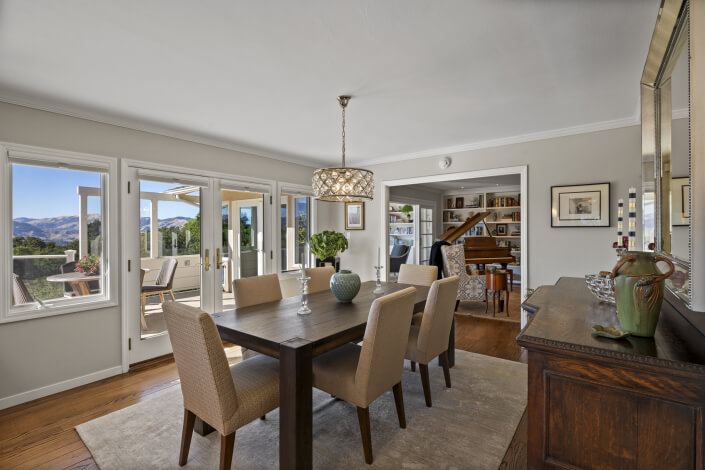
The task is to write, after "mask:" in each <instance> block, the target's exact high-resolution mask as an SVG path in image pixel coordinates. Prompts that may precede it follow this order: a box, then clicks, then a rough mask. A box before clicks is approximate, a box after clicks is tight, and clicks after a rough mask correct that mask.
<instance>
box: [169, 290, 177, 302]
mask: <svg viewBox="0 0 705 470" xmlns="http://www.w3.org/2000/svg"><path fill="white" fill-rule="evenodd" d="M169 296H170V297H171V301H172V302H176V297H174V291H173V290H171V289H169Z"/></svg>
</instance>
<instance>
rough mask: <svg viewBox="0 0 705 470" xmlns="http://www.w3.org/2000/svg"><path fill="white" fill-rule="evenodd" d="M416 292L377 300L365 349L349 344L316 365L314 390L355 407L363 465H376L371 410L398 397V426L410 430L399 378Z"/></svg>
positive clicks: (369, 320) (367, 332)
mask: <svg viewBox="0 0 705 470" xmlns="http://www.w3.org/2000/svg"><path fill="white" fill-rule="evenodd" d="M415 299H416V288H414V287H409V288H407V289H404V290H402V291H399V292H395V293H393V294H389V295H386V296H384V297H380V298H378V299H376V300H375V301H374V302H373V303H372V306H371V307H370V314H369V317H368V319H367V328H366V329H365V336H364V339H363V341H362V347H360V346H358V345H357V344H353V343H347V344H345V345H343V346H341V347H339V348H336V349H333V350H332V351H329V352H327V353H325V354H322V355H320V356H318V357H316V358H315V359H314V360H313V386H314V387H316V388H318V389H320V390H323V391H324V392H327V393H330V394H331V395H333V396H335V397H337V398H340V399H341V400H345V401H347V402H349V403H352V404H353V405H355V406H357V418H358V421H359V423H360V434H361V436H362V448H363V450H364V452H365V462H367V463H368V464H371V463H372V435H371V432H370V411H369V406H370V404H371V403H372V402H373V401H375V400H376V399H377V398H378V397H379V396H380V395H382V394H383V393H384V392H386V391H387V390H389V389H390V388H391V389H392V391H393V392H394V401H395V404H396V408H397V417H398V418H399V426H400V427H401V428H405V427H406V417H405V416H404V398H403V396H402V390H401V376H402V371H403V368H404V351H405V349H406V343H407V341H408V338H409V327H410V326H411V314H412V313H413V310H414V301H415Z"/></svg>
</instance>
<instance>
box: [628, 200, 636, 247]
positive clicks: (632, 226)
mask: <svg viewBox="0 0 705 470" xmlns="http://www.w3.org/2000/svg"><path fill="white" fill-rule="evenodd" d="M635 244H636V188H629V249H632V248H634V245H635Z"/></svg>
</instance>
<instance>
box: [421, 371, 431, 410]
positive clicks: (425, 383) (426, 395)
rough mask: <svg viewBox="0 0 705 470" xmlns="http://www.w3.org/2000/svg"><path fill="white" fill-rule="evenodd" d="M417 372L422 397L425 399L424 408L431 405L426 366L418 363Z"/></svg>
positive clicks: (429, 384)
mask: <svg viewBox="0 0 705 470" xmlns="http://www.w3.org/2000/svg"><path fill="white" fill-rule="evenodd" d="M419 372H421V385H423V396H424V398H425V399H426V406H428V407H429V408H430V407H431V406H432V405H431V383H430V382H429V380H428V364H421V363H420V362H419Z"/></svg>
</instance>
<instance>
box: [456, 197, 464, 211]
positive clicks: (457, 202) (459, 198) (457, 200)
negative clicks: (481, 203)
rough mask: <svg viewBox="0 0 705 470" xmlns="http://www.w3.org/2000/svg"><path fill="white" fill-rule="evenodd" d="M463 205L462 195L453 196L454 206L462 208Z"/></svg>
mask: <svg viewBox="0 0 705 470" xmlns="http://www.w3.org/2000/svg"><path fill="white" fill-rule="evenodd" d="M463 207H465V199H464V198H462V197H456V198H455V208H456V209H462V208H463Z"/></svg>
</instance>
